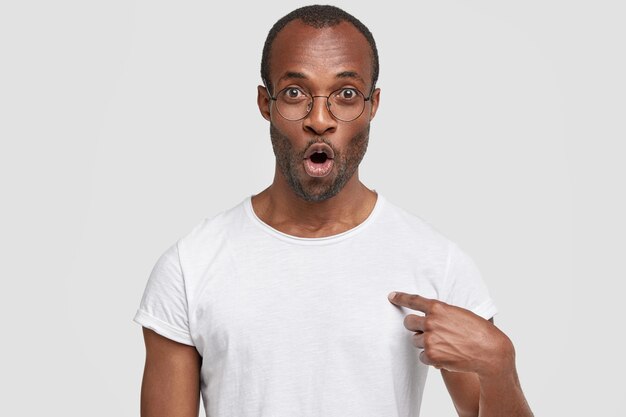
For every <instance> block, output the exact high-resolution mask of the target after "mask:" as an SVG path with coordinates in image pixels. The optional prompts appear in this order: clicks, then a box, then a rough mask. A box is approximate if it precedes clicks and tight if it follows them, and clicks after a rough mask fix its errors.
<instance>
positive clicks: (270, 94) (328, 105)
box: [263, 80, 376, 122]
mask: <svg viewBox="0 0 626 417" xmlns="http://www.w3.org/2000/svg"><path fill="white" fill-rule="evenodd" d="M263 86H264V87H265V91H267V95H268V96H270V100H272V101H277V100H278V99H277V96H272V93H270V90H269V88H267V83H266V82H265V80H263ZM288 88H293V87H285V88H283V89H282V90H280V91H279V92H278V94H280V93H281V92H283V91H285V90H287V89H288ZM344 88H347V87H341V88H338V89H336V90H334V91H332V92H331V93H330V94H329V95H327V96H321V95H316V96H314V95H312V94H311V95H309V94H308V93H306V94H307V95H309V97H311V107H310V108H309V111H307V112H306V114H305V115H304V116H302V117H300V118H299V119H288V118H287V117H285V116H283V114H282V113H281V112H280V110H279V109H278V106H276V111H277V112H278V114H280V116H281V117H282V118H283V119H285V120H289V121H291V122H297V121H299V120H303V119H306V117H307V116H308V115H309V114H311V110H313V104H314V103H315V100H314V99H315V98H316V97H323V98H325V99H326V110H328V113H329V114H330V115H331V116H332V117H333V118H335V119H337V120H341V121H342V122H353V121H355V120H356V119H358V118H359V117H361V115H362V114H363V112H364V111H365V103H366V102H368V101H370V99H371V98H372V94H374V90H375V89H376V84H373V85H372V89H371V90H370V93H369V94H368V95H367V97H366V96H365V94H363V93H362V92H361V90H359V89H358V88H356V87H349V88H351V89H353V90H356V91H358V93H359V94H361V95H362V96H363V108H362V109H361V112H360V113H359V115H358V116H356V117H355V118H353V119H350V120H345V119H341V118H339V117H337V116H336V115H335V113H333V111H332V110H331V109H330V96H332V95H333V94H334V93H336V92H337V91H340V90H343V89H344Z"/></svg>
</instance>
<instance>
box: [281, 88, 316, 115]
mask: <svg viewBox="0 0 626 417" xmlns="http://www.w3.org/2000/svg"><path fill="white" fill-rule="evenodd" d="M312 100H313V99H312V98H311V96H309V95H308V94H307V93H305V92H304V91H302V90H300V89H299V88H297V87H287V88H285V89H283V90H281V91H280V92H279V93H278V94H277V95H276V108H277V109H278V112H279V113H280V115H281V116H283V117H284V118H285V119H288V120H300V119H303V118H305V117H306V115H307V114H308V113H309V110H310V108H311V103H312Z"/></svg>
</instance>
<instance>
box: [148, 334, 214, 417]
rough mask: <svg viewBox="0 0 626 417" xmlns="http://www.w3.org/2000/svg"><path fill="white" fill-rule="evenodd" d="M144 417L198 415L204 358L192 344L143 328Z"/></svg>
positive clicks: (187, 416) (191, 416)
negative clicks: (144, 358) (144, 349)
mask: <svg viewBox="0 0 626 417" xmlns="http://www.w3.org/2000/svg"><path fill="white" fill-rule="evenodd" d="M143 338H144V341H145V345H146V364H145V368H144V373H143V382H142V384H141V417H198V413H199V411H200V366H201V364H202V357H201V356H200V355H199V354H198V351H197V350H196V348H195V347H193V346H188V345H185V344H182V343H178V342H175V341H173V340H170V339H168V338H166V337H163V336H161V335H159V334H158V333H156V332H155V331H153V330H150V329H148V328H146V327H143Z"/></svg>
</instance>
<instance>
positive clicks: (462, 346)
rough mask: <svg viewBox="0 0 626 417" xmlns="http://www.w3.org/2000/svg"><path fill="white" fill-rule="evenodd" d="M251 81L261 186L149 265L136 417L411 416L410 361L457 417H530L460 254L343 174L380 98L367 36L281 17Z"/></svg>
mask: <svg viewBox="0 0 626 417" xmlns="http://www.w3.org/2000/svg"><path fill="white" fill-rule="evenodd" d="M261 75H262V78H263V81H264V85H262V86H259V87H258V99H257V101H258V106H259V110H260V112H261V114H262V116H263V117H264V118H265V119H267V120H268V121H269V122H270V136H271V141H272V146H273V149H274V154H275V156H276V167H275V176H274V180H273V182H272V184H271V185H270V186H269V187H268V188H267V189H265V190H264V191H262V192H261V193H259V194H257V195H255V196H252V197H250V198H247V199H245V200H244V202H242V203H241V204H240V205H238V206H237V207H235V208H233V209H231V210H228V211H226V212H223V213H221V214H219V215H217V216H215V217H214V218H212V219H207V220H205V221H204V222H202V223H201V224H199V225H198V226H196V227H195V228H194V229H193V230H192V231H191V232H190V233H189V234H188V235H187V236H185V237H183V238H182V239H180V240H179V241H178V242H176V244H174V245H173V246H172V247H170V248H169V249H168V250H167V251H166V252H165V253H164V254H163V255H162V256H161V258H160V259H159V261H158V262H157V264H156V265H155V267H154V270H153V271H152V274H151V276H150V279H149V281H148V285H147V287H146V291H145V293H144V296H143V298H142V301H141V306H140V308H139V310H138V312H137V315H136V316H135V321H137V322H138V323H140V324H141V325H142V326H143V327H144V328H143V332H144V338H145V344H146V351H147V354H146V365H145V372H144V379H143V385H142V401H141V408H142V416H144V417H157V416H167V417H191V416H194V417H195V416H197V414H198V405H199V404H198V403H199V399H200V392H202V399H203V401H204V406H205V409H206V411H207V416H211V417H225V416H228V417H235V416H236V417H245V416H280V417H282V416H285V417H286V416H290V417H291V416H325V417H328V416H341V417H345V416H376V417H380V416H417V415H418V414H419V408H420V403H421V396H422V392H423V387H424V383H425V380H426V373H427V370H428V365H432V366H434V367H435V368H438V369H440V370H441V373H442V375H443V378H444V380H445V383H446V386H447V388H448V390H449V392H450V395H451V397H452V400H453V402H454V405H455V407H456V409H457V411H458V414H459V415H460V416H481V417H488V416H490V417H496V416H497V417H503V416H507V417H514V416H531V415H532V413H531V411H530V409H529V407H528V405H527V404H526V400H525V398H524V395H523V393H522V391H521V388H520V384H519V381H518V378H517V374H516V369H515V358H514V348H513V345H512V343H511V341H510V340H509V339H508V337H507V336H506V335H504V334H503V333H502V332H501V331H500V330H498V328H497V327H496V326H495V325H494V324H493V319H492V317H493V315H494V314H495V312H496V309H495V306H494V304H493V303H492V301H491V299H490V298H489V295H488V293H487V290H486V288H485V287H484V284H483V282H482V280H481V278H480V274H479V273H478V271H477V270H476V268H475V266H474V264H473V263H472V261H471V259H470V258H469V257H467V255H465V254H464V253H463V252H462V251H461V250H460V249H459V248H458V247H457V246H456V245H455V244H453V243H452V242H450V241H449V240H447V239H446V238H445V237H443V236H441V235H440V234H439V233H437V232H436V231H435V230H433V229H432V228H431V227H429V226H428V225H427V224H426V223H425V222H424V221H422V220H421V219H419V218H417V217H415V216H412V215H410V214H408V213H406V212H404V211H403V210H401V209H399V208H398V207H396V206H394V205H393V204H391V203H390V202H388V201H386V200H385V199H384V198H383V197H382V196H381V195H380V194H378V193H376V192H374V191H372V190H370V189H368V188H367V187H366V186H365V185H364V184H363V183H361V182H360V180H359V175H358V167H359V163H360V162H361V159H362V158H363V156H364V154H365V151H366V148H367V144H368V140H369V126H370V122H371V120H372V119H373V118H374V116H375V115H376V111H377V109H378V106H379V103H380V89H378V88H376V87H375V84H376V80H377V77H378V54H377V50H376V44H375V42H374V39H373V37H372V35H371V33H370V32H369V30H368V29H367V28H366V27H365V26H364V25H363V24H362V23H361V22H359V21H358V20H356V19H355V18H354V17H353V16H351V15H349V14H347V13H345V12H344V11H342V10H340V9H337V8H335V7H331V6H310V7H304V8H300V9H297V10H295V11H294V12H292V13H290V14H288V15H287V16H285V17H283V18H282V19H281V20H279V21H278V22H277V23H276V24H275V25H274V27H273V28H272V30H271V31H270V33H269V35H268V38H267V41H266V44H265V48H264V51H263V58H262V63H261ZM388 296H389V298H388ZM488 319H491V320H488ZM490 321H491V322H490Z"/></svg>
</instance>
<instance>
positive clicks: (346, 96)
mask: <svg viewBox="0 0 626 417" xmlns="http://www.w3.org/2000/svg"><path fill="white" fill-rule="evenodd" d="M358 95H359V93H358V92H357V91H356V90H355V89H354V88H342V89H341V90H339V91H338V92H337V98H338V99H340V100H342V101H346V102H347V101H353V100H354V99H356V98H357V97H358Z"/></svg>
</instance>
